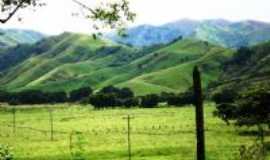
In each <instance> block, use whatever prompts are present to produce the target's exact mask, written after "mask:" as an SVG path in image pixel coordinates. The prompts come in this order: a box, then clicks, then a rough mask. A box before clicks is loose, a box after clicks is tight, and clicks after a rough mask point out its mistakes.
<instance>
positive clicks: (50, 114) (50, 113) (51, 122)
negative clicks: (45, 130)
mask: <svg viewBox="0 0 270 160" xmlns="http://www.w3.org/2000/svg"><path fill="white" fill-rule="evenodd" d="M49 117H50V126H51V141H53V140H54V137H53V136H54V135H53V113H52V108H49Z"/></svg>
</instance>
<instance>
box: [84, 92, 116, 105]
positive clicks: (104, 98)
mask: <svg viewBox="0 0 270 160" xmlns="http://www.w3.org/2000/svg"><path fill="white" fill-rule="evenodd" d="M89 103H90V104H92V105H93V106H94V107H95V108H96V109H101V108H106V107H115V106H118V105H119V103H118V101H117V98H116V96H115V95H114V94H100V93H99V94H96V95H92V96H90V98H89Z"/></svg>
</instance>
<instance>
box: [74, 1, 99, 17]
mask: <svg viewBox="0 0 270 160" xmlns="http://www.w3.org/2000/svg"><path fill="white" fill-rule="evenodd" d="M72 1H73V2H75V3H77V4H78V5H80V6H81V7H83V8H84V9H87V10H89V11H90V12H91V13H92V14H95V13H96V12H95V11H94V10H93V9H92V8H90V7H88V6H87V5H85V4H83V3H82V2H80V1H78V0H72Z"/></svg>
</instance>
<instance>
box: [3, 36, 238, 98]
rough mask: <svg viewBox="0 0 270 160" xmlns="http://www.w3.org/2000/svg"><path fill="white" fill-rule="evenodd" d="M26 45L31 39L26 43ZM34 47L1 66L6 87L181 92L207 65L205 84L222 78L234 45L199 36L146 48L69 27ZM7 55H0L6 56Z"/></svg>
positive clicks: (18, 50)
mask: <svg viewBox="0 0 270 160" xmlns="http://www.w3.org/2000/svg"><path fill="white" fill-rule="evenodd" d="M21 47H22V48H24V47H26V45H22V46H21ZM27 47H28V48H29V49H28V50H25V49H20V48H19V49H18V47H17V52H14V50H16V48H13V49H10V50H8V51H7V52H5V53H4V55H6V56H9V55H12V54H16V53H20V54H19V55H25V56H21V57H19V58H18V59H19V60H17V61H11V62H12V65H6V66H4V67H2V66H0V69H1V71H2V76H1V78H0V84H1V86H2V88H3V89H6V90H9V91H20V90H25V89H41V90H43V91H48V92H55V91H70V90H73V89H77V88H79V87H83V86H91V87H92V88H94V89H100V88H101V87H104V86H107V85H116V86H118V87H130V88H131V89H133V90H134V91H135V92H136V94H137V95H143V94H148V93H160V92H162V91H167V92H181V91H185V90H187V89H188V88H189V87H190V86H191V71H192V68H193V66H194V65H201V66H202V70H203V71H204V73H205V74H204V77H203V78H204V86H206V85H207V84H208V83H209V82H210V81H213V80H216V79H217V77H218V76H219V71H220V70H221V69H222V67H221V66H220V64H221V63H223V61H224V60H225V59H227V58H229V57H230V56H231V55H232V53H233V51H231V50H229V49H224V48H222V47H218V46H215V45H211V44H209V43H208V42H203V41H199V40H194V39H185V40H178V41H175V42H173V43H169V44H168V45H158V46H153V47H149V48H144V49H137V48H131V47H128V46H125V45H119V44H115V43H113V42H110V41H107V40H103V39H98V40H94V39H92V37H89V36H86V35H81V34H71V33H64V34H62V35H59V36H55V37H50V38H48V39H44V40H42V41H40V42H38V43H36V44H34V45H28V46H27ZM24 51H25V52H24ZM4 59H5V57H1V56H0V61H4Z"/></svg>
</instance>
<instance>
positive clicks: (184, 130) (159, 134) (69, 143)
mask: <svg viewBox="0 0 270 160" xmlns="http://www.w3.org/2000/svg"><path fill="white" fill-rule="evenodd" d="M112 112H113V110H112ZM36 114H37V112H36V111H32V110H27V109H23V110H22V109H16V108H12V109H8V110H4V111H2V114H1V117H0V130H1V132H0V138H1V139H5V138H10V137H17V139H18V138H19V139H20V140H21V139H24V140H27V141H28V142H29V143H32V142H38V141H41V142H43V141H47V142H57V141H64V142H65V144H66V146H65V148H67V149H68V150H70V151H69V152H70V153H73V151H71V150H73V149H74V148H76V146H79V145H80V143H81V142H79V144H77V142H76V141H78V140H76V139H77V136H78V135H79V136H82V137H86V138H87V140H86V142H85V143H87V145H85V146H84V147H78V148H91V147H96V146H98V145H100V146H102V147H107V148H106V149H107V150H108V148H109V149H111V148H112V147H115V145H116V146H117V147H118V149H119V150H120V149H121V150H125V151H124V152H126V154H125V156H124V157H126V159H132V157H133V156H136V155H140V156H141V154H142V153H140V152H146V151H144V149H142V148H152V147H153V148H154V147H159V146H163V149H164V150H166V151H164V153H163V151H156V152H155V151H154V149H151V150H150V151H148V152H149V153H145V154H149V155H150V156H153V155H154V154H168V155H167V156H169V154H172V155H174V154H178V153H177V152H178V151H179V152H180V150H184V149H185V147H187V148H189V149H188V153H185V152H187V151H185V152H184V151H183V152H182V153H181V154H182V155H179V157H182V158H181V159H184V160H189V159H190V160H191V159H194V157H195V152H196V149H195V145H196V141H195V120H194V118H195V117H192V116H188V117H185V121H182V122H181V121H180V120H181V119H184V118H179V116H184V115H179V113H178V112H177V111H175V110H170V111H165V110H163V111H162V112H159V113H153V112H151V111H150V112H147V113H144V112H143V111H141V110H140V111H139V112H135V113H134V112H128V111H124V112H122V113H119V112H118V111H117V112H115V113H107V112H105V113H104V112H103V111H94V113H93V112H91V110H90V111H88V110H82V111H81V110H79V109H78V110H77V109H76V110H69V109H55V110H54V109H40V112H38V116H37V115H36ZM128 117H130V118H128ZM179 119H180V120H179ZM2 131H3V132H2ZM226 132H228V134H230V132H231V130H222V129H221V128H217V127H208V126H206V133H209V134H213V135H219V134H224V133H226ZM186 137H187V138H186ZM80 139H82V138H80ZM24 143H26V142H24ZM166 143H167V144H166ZM104 145H105V146H104ZM106 145H108V146H106ZM109 146H110V147H109ZM117 147H116V148H117ZM166 147H168V148H170V147H171V148H172V149H171V150H172V151H170V150H169V149H168V150H167V148H166ZM176 147H183V148H179V150H178V151H174V150H173V148H176ZM237 147H238V146H234V148H230V149H228V148H227V149H226V150H224V151H222V153H221V151H220V150H218V149H217V150H216V154H217V153H218V154H221V155H213V156H214V157H217V156H218V157H219V159H220V160H222V159H224V160H225V159H226V160H227V159H228V158H224V157H228V155H232V153H233V152H235V151H237V150H236V149H235V148H237ZM70 148H72V149H70ZM86 150H87V149H86ZM112 150H113V149H112ZM167 152H168V153H167ZM219 152H220V153H219ZM81 154H82V153H81ZM123 154H124V153H123ZM152 154H153V155H152ZM163 156H164V155H163ZM108 157H109V156H108ZM104 159H105V160H106V158H104ZM107 159H110V158H107ZM124 159H125V158H124ZM135 159H136V158H135ZM145 159H147V158H145Z"/></svg>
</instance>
